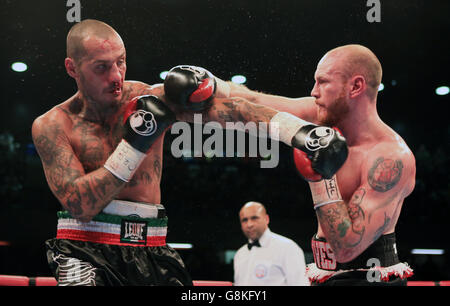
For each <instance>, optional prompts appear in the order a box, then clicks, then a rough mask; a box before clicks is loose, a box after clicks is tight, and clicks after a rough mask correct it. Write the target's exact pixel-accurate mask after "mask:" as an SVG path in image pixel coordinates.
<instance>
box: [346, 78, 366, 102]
mask: <svg viewBox="0 0 450 306" xmlns="http://www.w3.org/2000/svg"><path fill="white" fill-rule="evenodd" d="M366 88H367V84H366V80H365V79H364V77H363V76H362V75H355V76H353V77H352V78H351V80H350V98H352V99H354V98H356V97H358V96H360V95H361V94H362V93H364V92H365V91H366Z"/></svg>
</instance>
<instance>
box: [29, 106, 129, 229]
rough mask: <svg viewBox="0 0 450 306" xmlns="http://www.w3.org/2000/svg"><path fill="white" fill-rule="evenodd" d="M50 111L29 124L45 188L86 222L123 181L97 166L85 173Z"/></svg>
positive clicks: (57, 118)
mask: <svg viewBox="0 0 450 306" xmlns="http://www.w3.org/2000/svg"><path fill="white" fill-rule="evenodd" d="M58 112H60V111H59V110H57V109H53V110H52V111H50V112H49V113H47V114H45V115H43V116H41V117H39V118H37V119H36V120H35V121H34V122H33V126H32V136H33V142H34V144H35V146H36V149H37V151H38V153H39V156H40V157H41V161H42V165H43V168H44V173H45V177H46V179H47V182H48V185H49V187H50V189H51V191H52V192H53V194H54V195H55V196H56V198H57V199H58V200H59V201H60V203H61V205H62V206H63V207H64V209H66V210H67V211H69V213H70V214H71V215H72V217H74V218H77V219H79V220H80V221H83V222H88V221H90V220H91V219H92V218H93V217H94V216H95V215H97V214H98V213H99V212H100V211H101V210H102V209H103V208H104V207H105V206H106V205H107V204H108V203H109V202H111V200H112V199H114V197H115V196H116V195H117V194H118V193H119V192H120V191H121V190H122V188H123V187H124V186H125V182H123V181H121V180H119V179H117V178H116V177H115V176H114V175H113V174H111V172H109V171H108V170H106V169H105V168H103V167H101V168H99V169H98V170H95V171H92V172H90V173H89V174H86V173H85V171H84V169H83V166H82V165H81V163H80V161H79V160H78V158H77V157H76V155H75V153H74V152H73V150H72V146H71V145H70V143H69V140H68V138H67V136H66V133H65V131H64V122H63V120H62V119H61V118H64V116H61V113H58Z"/></svg>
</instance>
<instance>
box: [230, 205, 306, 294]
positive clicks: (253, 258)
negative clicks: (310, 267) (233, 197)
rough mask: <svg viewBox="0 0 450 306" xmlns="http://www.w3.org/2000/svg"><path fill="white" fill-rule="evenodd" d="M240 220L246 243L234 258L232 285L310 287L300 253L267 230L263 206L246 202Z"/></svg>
mask: <svg viewBox="0 0 450 306" xmlns="http://www.w3.org/2000/svg"><path fill="white" fill-rule="evenodd" d="M239 221H240V222H241V229H242V233H244V235H245V237H247V239H248V243H246V244H245V245H243V246H242V247H241V248H240V249H239V250H238V251H237V252H236V255H235V256H234V260H233V265H234V285H235V286H309V281H308V279H307V277H306V265H305V256H304V254H303V250H302V249H301V248H300V247H299V246H298V245H297V244H296V243H295V242H294V241H293V240H291V239H289V238H286V237H283V236H281V235H278V234H276V233H274V232H272V231H271V230H270V228H269V221H270V218H269V215H268V214H267V210H266V208H265V207H264V205H262V204H261V203H259V202H248V203H246V204H245V205H244V206H242V208H241V210H240V211H239Z"/></svg>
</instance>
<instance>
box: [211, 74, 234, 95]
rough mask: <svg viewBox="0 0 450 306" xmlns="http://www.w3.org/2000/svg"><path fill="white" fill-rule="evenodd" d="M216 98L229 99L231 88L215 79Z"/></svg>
mask: <svg viewBox="0 0 450 306" xmlns="http://www.w3.org/2000/svg"><path fill="white" fill-rule="evenodd" d="M216 86H217V89H216V94H215V95H216V97H218V98H229V97H230V93H231V87H230V85H228V84H227V82H225V81H223V80H221V79H219V78H216Z"/></svg>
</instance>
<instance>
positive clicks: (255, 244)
mask: <svg viewBox="0 0 450 306" xmlns="http://www.w3.org/2000/svg"><path fill="white" fill-rule="evenodd" d="M254 246H255V247H261V245H260V244H259V241H258V240H255V241H253V242H249V243H247V247H248V249H249V250H251V249H252V247H254Z"/></svg>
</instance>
